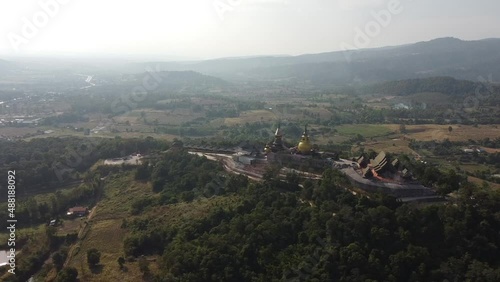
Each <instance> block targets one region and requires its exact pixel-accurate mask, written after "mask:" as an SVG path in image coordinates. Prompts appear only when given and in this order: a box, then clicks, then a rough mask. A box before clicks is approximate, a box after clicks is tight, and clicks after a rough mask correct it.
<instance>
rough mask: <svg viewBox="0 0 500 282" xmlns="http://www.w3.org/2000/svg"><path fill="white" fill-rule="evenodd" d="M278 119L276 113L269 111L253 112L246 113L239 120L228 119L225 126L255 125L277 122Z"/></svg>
mask: <svg viewBox="0 0 500 282" xmlns="http://www.w3.org/2000/svg"><path fill="white" fill-rule="evenodd" d="M277 120H278V117H277V116H276V114H275V113H273V112H272V111H268V110H253V111H244V112H242V113H241V114H240V116H239V117H237V118H226V119H225V120H224V124H225V125H227V126H234V125H240V124H245V123H247V122H248V123H255V122H260V121H265V122H273V121H277Z"/></svg>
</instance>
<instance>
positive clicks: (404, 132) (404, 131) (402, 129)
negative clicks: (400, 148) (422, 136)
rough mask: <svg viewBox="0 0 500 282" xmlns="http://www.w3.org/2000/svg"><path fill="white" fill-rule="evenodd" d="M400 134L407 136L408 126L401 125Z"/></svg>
mask: <svg viewBox="0 0 500 282" xmlns="http://www.w3.org/2000/svg"><path fill="white" fill-rule="evenodd" d="M399 132H401V134H406V125H404V124H400V125H399Z"/></svg>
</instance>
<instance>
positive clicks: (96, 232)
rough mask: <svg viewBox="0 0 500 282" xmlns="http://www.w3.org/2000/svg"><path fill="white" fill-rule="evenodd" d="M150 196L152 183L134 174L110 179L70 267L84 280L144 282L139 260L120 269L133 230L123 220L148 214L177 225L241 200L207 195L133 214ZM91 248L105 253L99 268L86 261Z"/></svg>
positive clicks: (152, 266) (153, 267)
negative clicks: (135, 206) (133, 206)
mask: <svg viewBox="0 0 500 282" xmlns="http://www.w3.org/2000/svg"><path fill="white" fill-rule="evenodd" d="M148 196H154V195H153V192H151V188H150V184H149V183H142V182H136V181H134V180H133V174H132V173H123V174H121V175H117V176H114V177H111V178H110V179H108V180H106V184H105V192H104V197H103V199H102V200H101V201H100V202H99V203H98V205H97V206H96V208H95V214H94V216H93V218H92V219H91V220H90V221H89V229H88V231H86V232H85V233H84V234H83V236H82V237H83V238H82V239H81V240H79V241H78V242H77V243H76V246H75V252H74V253H73V257H72V258H71V259H70V262H69V266H73V267H75V268H77V270H78V273H79V278H80V281H142V273H141V272H140V270H139V266H138V263H137V261H127V262H126V263H125V268H124V270H120V268H119V266H118V263H117V259H118V258H119V257H120V256H122V257H124V253H123V240H124V238H125V237H126V236H127V234H129V232H130V231H129V230H127V229H126V228H121V225H122V222H123V219H127V220H132V219H133V218H137V217H148V218H155V219H156V220H159V221H161V222H162V224H167V225H169V226H175V225H181V224H184V223H185V222H187V221H189V220H193V219H199V218H203V217H204V216H206V215H208V214H209V213H210V212H211V211H212V210H214V209H216V208H218V207H224V206H234V205H235V204H237V203H239V201H240V200H239V198H237V197H234V196H233V197H231V196H228V197H224V196H221V197H212V198H203V199H199V200H194V201H193V202H190V203H178V204H172V205H165V206H156V207H153V208H149V209H147V210H145V211H143V212H142V213H141V214H140V215H138V216H131V215H130V207H131V203H132V202H134V201H135V200H137V199H138V198H143V197H148ZM91 248H96V249H98V250H99V251H100V252H101V263H100V266H98V267H97V268H96V269H90V268H89V266H88V264H87V261H86V254H87V250H89V249H91ZM158 258H159V257H158V256H148V257H147V259H148V260H149V261H150V269H151V272H152V273H155V272H157V271H158V270H157V266H156V263H155V261H156V260H157V259H158Z"/></svg>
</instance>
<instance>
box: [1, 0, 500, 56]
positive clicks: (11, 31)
mask: <svg viewBox="0 0 500 282" xmlns="http://www.w3.org/2000/svg"><path fill="white" fill-rule="evenodd" d="M391 1H392V2H391ZM389 2H391V3H389ZM43 3H49V4H50V5H46V7H45V8H44V7H42V6H43V5H42V4H43ZM54 3H55V5H54ZM63 3H64V4H63ZM388 5H393V6H392V7H393V8H392V9H389V8H388V7H389V6H388ZM216 7H218V8H216ZM394 7H396V8H394ZM380 11H382V12H380ZM374 13H381V14H384V15H386V16H387V15H390V20H387V19H388V18H387V17H383V18H382V20H381V19H378V20H377V19H376V18H377V17H376V16H374ZM499 13H500V1H498V0H478V1H470V0H469V1H465V0H413V1H412V0H140V1H139V0H38V1H34V0H0V35H1V38H0V54H2V55H20V56H24V55H38V54H66V53H68V54H76V53H81V54H89V55H94V54H96V53H100V54H115V55H141V54H151V55H164V56H175V57H178V58H194V59H203V58H215V57H227V56H249V55H268V54H290V55H296V54H303V53H318V52H326V51H334V50H340V49H341V48H342V46H352V47H378V46H386V45H396V44H402V43H411V42H417V41H423V40H430V39H433V38H437V37H447V36H453V37H458V38H461V39H466V40H472V39H482V38H488V37H500V28H499V27H500V17H499V16H498V15H499ZM48 14H50V15H48ZM370 28H371V29H370ZM367 29H368V31H369V32H368V34H367V33H366V32H364V33H365V35H364V36H365V37H364V41H360V40H359V37H363V35H359V31H357V30H363V31H366V30H367ZM356 38H358V43H356ZM359 42H362V44H360V43H359Z"/></svg>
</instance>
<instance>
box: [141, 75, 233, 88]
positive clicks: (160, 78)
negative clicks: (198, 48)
mask: <svg viewBox="0 0 500 282" xmlns="http://www.w3.org/2000/svg"><path fill="white" fill-rule="evenodd" d="M147 76H152V77H153V79H154V80H151V81H150V83H151V84H156V83H158V84H159V86H158V88H159V89H162V88H167V89H180V88H184V87H190V88H193V87H194V88H216V87H226V86H229V85H230V83H228V82H227V81H224V80H222V79H220V78H217V77H213V76H210V75H204V74H201V73H199V72H194V71H161V72H157V73H154V75H151V74H149V73H141V74H134V75H132V76H131V79H132V80H133V81H134V80H135V81H143V80H144V77H147Z"/></svg>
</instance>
